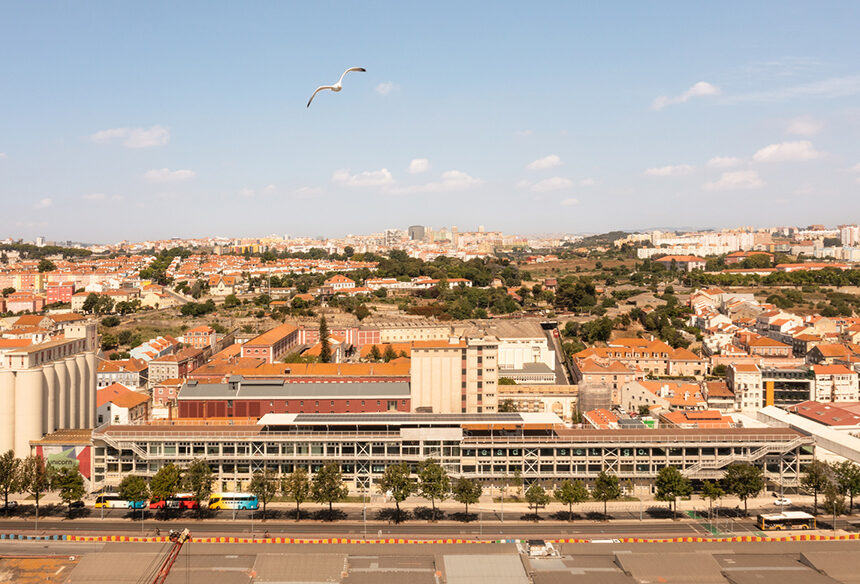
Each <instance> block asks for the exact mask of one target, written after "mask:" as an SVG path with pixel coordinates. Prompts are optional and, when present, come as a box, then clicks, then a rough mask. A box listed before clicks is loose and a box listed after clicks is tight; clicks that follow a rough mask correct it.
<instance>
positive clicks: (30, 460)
mask: <svg viewBox="0 0 860 584" xmlns="http://www.w3.org/2000/svg"><path fill="white" fill-rule="evenodd" d="M0 491H2V493H3V503H4V509H5V510H6V511H7V512H8V509H9V495H13V494H16V493H27V494H28V495H30V496H31V497H33V499H34V500H35V502H36V520H37V521H38V519H39V502H40V501H41V499H42V497H43V496H45V494H46V493H49V492H51V491H56V492H57V493H58V494H59V496H60V499H61V500H62V501H63V503H65V504H66V505H67V506H68V509H69V511H70V512H71V504H72V503H73V502H74V501H79V500H80V499H81V498H82V497H83V496H84V493H85V492H86V491H85V489H84V477H83V476H81V473H80V472H78V469H76V468H72V467H55V466H47V465H46V464H45V459H44V458H42V457H41V456H39V455H37V454H32V455H30V456H28V457H27V458H23V459H22V458H16V457H15V453H14V452H13V451H11V450H8V451H6V452H5V453H3V454H2V455H0Z"/></svg>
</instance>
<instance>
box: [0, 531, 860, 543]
mask: <svg viewBox="0 0 860 584" xmlns="http://www.w3.org/2000/svg"><path fill="white" fill-rule="evenodd" d="M858 539H860V533H847V534H844V535H817V534H809V533H804V534H797V535H784V536H781V537H763V536H756V535H740V536H733V537H672V538H644V537H621V538H616V539H601V540H597V541H594V540H591V539H585V538H570V539H550V540H546V541H548V542H550V543H743V542H780V541H781V542H791V541H848V540H858ZM0 540H17V541H74V542H88V543H113V542H127V543H165V542H168V541H170V538H169V537H167V536H163V535H162V536H157V537H145V536H132V535H26V534H22V533H0ZM192 541H194V542H195V543H253V544H425V545H426V544H482V543H496V544H516V543H522V542H524V541H526V540H521V539H457V538H447V539H402V538H381V539H348V538H290V537H224V536H220V537H194V538H193V539H192Z"/></svg>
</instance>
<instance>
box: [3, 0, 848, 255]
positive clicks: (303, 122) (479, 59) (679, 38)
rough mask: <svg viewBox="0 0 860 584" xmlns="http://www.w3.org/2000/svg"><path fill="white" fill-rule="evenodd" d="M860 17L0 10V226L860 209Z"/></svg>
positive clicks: (495, 223) (486, 221)
mask: <svg viewBox="0 0 860 584" xmlns="http://www.w3.org/2000/svg"><path fill="white" fill-rule="evenodd" d="M857 22H860V3H857V2H826V3H822V2H802V3H799V2H782V3H776V2H756V3H750V2H720V3H712V4H706V3H698V2H657V3H653V4H646V3H641V2H629V3H620V2H618V3H608V2H606V3H589V4H588V5H586V3H580V5H577V4H576V3H571V2H560V3H549V2H547V3H537V2H533V3H494V4H489V3H488V4H485V5H479V4H478V3H464V2H451V3H445V2H435V3H426V2H425V3H414V2H391V3H384V2H375V3H370V4H364V5H359V3H355V2H347V3H322V2H319V3H286V2H247V3H245V2H242V3H236V2H147V3H129V2H86V3H73V2H56V3H52V2H5V1H4V2H0V54H2V55H3V58H2V59H0V201H2V211H0V238H2V237H7V236H19V237H25V238H32V237H34V236H36V235H40V234H44V235H46V236H48V237H49V238H52V239H63V240H64V239H74V240H82V241H101V242H110V241H116V240H120V239H124V238H128V239H131V240H142V239H147V238H165V237H172V236H178V237H183V236H188V237H191V236H203V235H225V236H252V235H265V234H269V233H279V234H290V235H294V236H300V235H309V236H313V235H321V234H324V235H327V236H338V235H343V234H347V233H367V232H372V231H377V230H381V229H384V228H386V227H405V226H407V225H411V224H416V223H418V224H425V225H433V226H436V227H440V226H443V225H445V226H449V227H450V226H451V225H457V226H458V227H459V228H460V229H473V228H475V227H477V226H478V225H479V224H483V225H485V226H486V228H487V229H501V230H504V231H506V232H512V233H547V232H593V231H605V230H609V229H637V228H647V227H654V226H697V227H724V226H736V225H758V226H763V225H782V224H804V225H805V224H809V223H827V224H836V223H842V222H856V221H860V182H858V180H860V147H858V145H860V61H858V55H860V40H858V36H857V34H856V23H857ZM350 66H363V67H366V68H367V72H366V73H351V74H350V75H349V76H348V77H347V78H346V80H345V82H344V90H343V91H342V92H341V93H339V94H333V93H330V92H325V93H321V94H319V95H318V96H317V97H316V99H315V100H314V103H313V105H312V106H311V107H310V108H306V107H305V104H306V102H307V99H308V98H309V97H310V94H311V93H312V92H313V90H314V88H316V86H318V85H321V84H327V83H332V82H334V81H336V80H337V78H338V77H339V76H340V74H341V72H342V71H343V70H344V69H346V68H347V67H350ZM413 161H414V162H413ZM410 171H412V172H410Z"/></svg>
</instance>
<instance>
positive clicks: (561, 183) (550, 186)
mask: <svg viewBox="0 0 860 584" xmlns="http://www.w3.org/2000/svg"><path fill="white" fill-rule="evenodd" d="M572 186H573V181H572V180H570V179H569V178H564V177H561V176H554V177H552V178H545V179H543V180H541V181H538V182H536V183H535V184H533V185H532V190H533V191H534V192H536V193H548V192H550V191H560V190H561V189H567V188H570V187H572Z"/></svg>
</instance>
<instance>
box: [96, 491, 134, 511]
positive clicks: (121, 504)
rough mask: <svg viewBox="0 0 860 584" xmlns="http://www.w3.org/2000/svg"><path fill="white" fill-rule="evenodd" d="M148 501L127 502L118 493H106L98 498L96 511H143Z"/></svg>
mask: <svg viewBox="0 0 860 584" xmlns="http://www.w3.org/2000/svg"><path fill="white" fill-rule="evenodd" d="M144 507H146V501H126V500H125V499H120V497H119V495H117V494H116V493H105V494H103V495H99V496H98V497H96V509H143V508H144Z"/></svg>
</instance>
